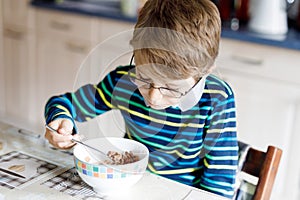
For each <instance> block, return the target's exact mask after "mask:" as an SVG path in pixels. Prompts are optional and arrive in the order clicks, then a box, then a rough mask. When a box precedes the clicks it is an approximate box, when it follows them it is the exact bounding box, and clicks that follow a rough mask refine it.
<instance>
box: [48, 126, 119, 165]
mask: <svg viewBox="0 0 300 200" xmlns="http://www.w3.org/2000/svg"><path fill="white" fill-rule="evenodd" d="M45 127H46V128H47V129H49V130H50V131H53V132H55V133H58V132H57V130H55V129H54V128H52V127H51V126H49V125H48V124H46V125H45ZM71 141H72V142H76V143H78V144H81V145H83V146H86V147H88V148H90V149H93V150H94V151H97V152H98V153H100V154H101V155H102V156H105V157H106V158H108V159H109V160H110V161H113V160H112V159H111V158H110V157H109V156H107V155H106V154H105V153H104V152H102V151H100V150H99V149H96V148H95V147H92V146H90V145H88V144H85V143H84V142H81V141H79V140H76V139H73V138H72V140H71Z"/></svg>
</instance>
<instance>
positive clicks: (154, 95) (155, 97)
mask: <svg viewBox="0 0 300 200" xmlns="http://www.w3.org/2000/svg"><path fill="white" fill-rule="evenodd" d="M148 96H149V100H150V102H151V103H155V104H156V102H159V101H160V100H161V99H162V97H163V95H162V94H161V92H160V91H159V89H157V88H154V87H151V88H150V89H149V91H148Z"/></svg>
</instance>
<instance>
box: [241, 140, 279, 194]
mask: <svg viewBox="0 0 300 200" xmlns="http://www.w3.org/2000/svg"><path fill="white" fill-rule="evenodd" d="M281 154H282V150H281V149H279V148H277V147H275V146H268V149H267V151H266V152H263V151H260V150H257V149H254V148H252V147H250V148H249V150H248V152H247V156H246V159H245V161H244V164H243V167H242V171H243V172H246V173H248V174H250V175H253V176H255V177H258V183H257V185H256V187H255V192H254V196H253V200H268V199H270V196H271V192H272V188H273V185H274V181H275V177H276V174H277V170H278V167H279V163H280V159H281Z"/></svg>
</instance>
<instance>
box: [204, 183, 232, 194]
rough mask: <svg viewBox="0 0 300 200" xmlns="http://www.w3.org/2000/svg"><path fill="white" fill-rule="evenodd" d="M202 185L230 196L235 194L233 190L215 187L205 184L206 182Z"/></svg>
mask: <svg viewBox="0 0 300 200" xmlns="http://www.w3.org/2000/svg"><path fill="white" fill-rule="evenodd" d="M200 185H201V186H202V187H204V188H206V189H209V190H211V191H215V192H219V193H221V194H226V195H229V196H232V195H233V191H227V190H222V189H218V188H214V187H209V186H207V185H204V184H200Z"/></svg>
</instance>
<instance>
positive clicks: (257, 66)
mask: <svg viewBox="0 0 300 200" xmlns="http://www.w3.org/2000/svg"><path fill="white" fill-rule="evenodd" d="M299 58H300V51H295V50H289V49H284V48H277V47H271V46H266V45H259V44H254V43H248V42H241V41H234V40H229V39H222V41H221V46H220V54H219V57H218V59H217V65H218V67H220V68H224V69H227V70H232V71H235V72H242V73H246V74H249V75H255V76H259V77H264V78H267V79H272V80H275V81H283V82H286V83H291V84H296V85H299V86H300V79H299V77H298V75H299V74H300V59H299Z"/></svg>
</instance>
